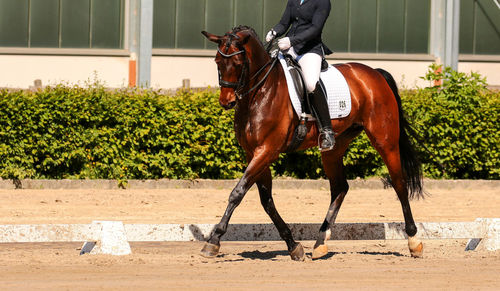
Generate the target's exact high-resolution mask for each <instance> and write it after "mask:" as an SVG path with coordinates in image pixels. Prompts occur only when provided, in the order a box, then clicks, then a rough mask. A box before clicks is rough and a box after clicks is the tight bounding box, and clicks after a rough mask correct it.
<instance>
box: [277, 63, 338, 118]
mask: <svg viewBox="0 0 500 291" xmlns="http://www.w3.org/2000/svg"><path fill="white" fill-rule="evenodd" d="M284 57H285V62H286V64H287V66H288V67H289V72H290V75H291V76H292V80H293V84H294V87H295V91H296V92H297V96H299V99H300V103H301V106H302V112H304V113H306V114H307V115H309V117H311V116H312V115H311V107H310V105H309V103H310V102H309V100H308V99H307V98H308V94H307V90H306V86H305V81H304V74H303V73H302V68H301V67H300V64H299V63H298V62H297V61H296V60H295V59H294V58H293V57H292V56H291V55H288V54H286V55H284ZM327 70H328V62H327V61H326V60H325V58H323V59H322V61H321V72H325V71H327ZM319 83H320V87H321V93H322V95H323V97H324V98H325V99H326V98H327V94H326V89H325V85H324V84H323V81H322V80H321V79H320V80H319Z"/></svg>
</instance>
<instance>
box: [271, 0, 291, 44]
mask: <svg viewBox="0 0 500 291" xmlns="http://www.w3.org/2000/svg"><path fill="white" fill-rule="evenodd" d="M291 3H292V1H291V0H289V1H288V3H287V4H286V9H285V12H283V16H281V20H280V22H279V23H278V24H276V26H274V27H273V30H274V31H275V32H276V37H279V36H282V35H283V34H284V33H285V32H286V31H287V30H288V28H289V27H290V24H291V23H292V19H291V13H290V10H291V6H292V4H291Z"/></svg>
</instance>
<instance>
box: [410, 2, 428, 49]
mask: <svg viewBox="0 0 500 291" xmlns="http://www.w3.org/2000/svg"><path fill="white" fill-rule="evenodd" d="M406 1H407V3H406V53H410V54H414V53H419V54H426V53H428V52H429V31H430V11H431V1H430V0H406Z"/></svg>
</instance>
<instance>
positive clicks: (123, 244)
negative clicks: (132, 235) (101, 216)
mask: <svg viewBox="0 0 500 291" xmlns="http://www.w3.org/2000/svg"><path fill="white" fill-rule="evenodd" d="M92 225H94V226H96V227H97V228H98V229H99V228H100V230H101V231H100V232H98V234H97V237H96V238H93V240H95V241H87V242H85V243H84V244H83V246H82V250H81V252H80V255H82V254H86V253H90V254H93V255H96V254H104V255H114V256H123V255H130V254H131V253H132V251H131V249H130V245H129V243H128V240H127V236H126V234H125V227H124V226H123V222H121V221H93V222H92Z"/></svg>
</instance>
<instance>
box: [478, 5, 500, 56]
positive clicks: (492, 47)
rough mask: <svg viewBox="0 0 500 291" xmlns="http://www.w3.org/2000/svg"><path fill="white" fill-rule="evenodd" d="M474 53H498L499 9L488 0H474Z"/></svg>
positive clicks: (499, 52)
mask: <svg viewBox="0 0 500 291" xmlns="http://www.w3.org/2000/svg"><path fill="white" fill-rule="evenodd" d="M475 31H476V50H475V53H476V54H494V55H498V54H500V9H499V8H498V7H497V6H496V5H495V4H494V3H493V1H491V0H488V1H485V0H477V1H476V29H475Z"/></svg>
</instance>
